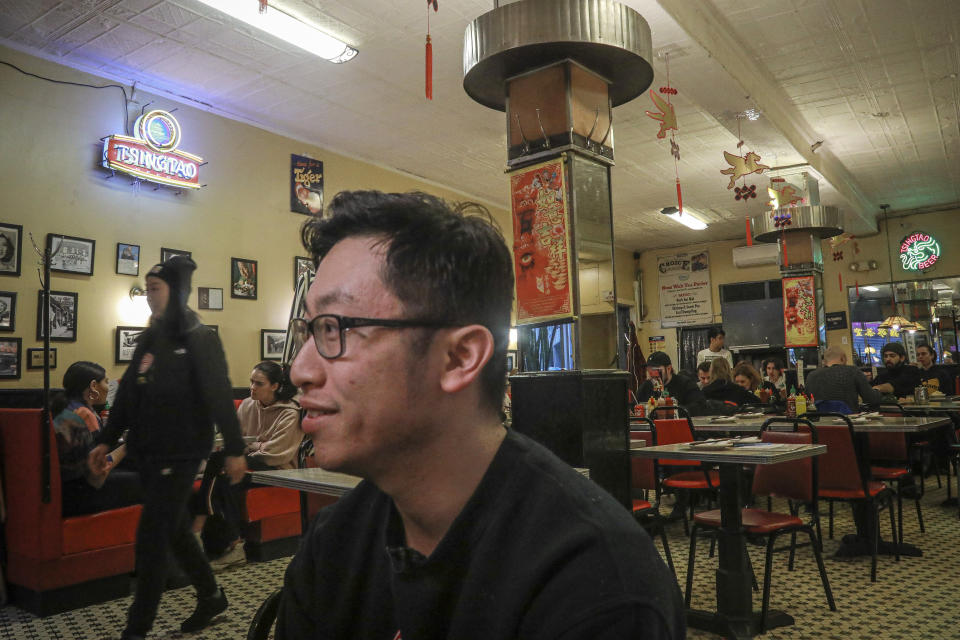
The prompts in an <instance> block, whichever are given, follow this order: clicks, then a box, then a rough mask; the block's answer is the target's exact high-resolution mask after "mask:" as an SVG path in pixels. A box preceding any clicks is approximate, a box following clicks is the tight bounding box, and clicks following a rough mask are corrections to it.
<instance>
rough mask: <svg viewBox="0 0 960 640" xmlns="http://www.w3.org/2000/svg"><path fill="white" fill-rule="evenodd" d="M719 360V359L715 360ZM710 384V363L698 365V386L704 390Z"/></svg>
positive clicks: (705, 361)
mask: <svg viewBox="0 0 960 640" xmlns="http://www.w3.org/2000/svg"><path fill="white" fill-rule="evenodd" d="M714 360H719V358H714ZM708 384H710V361H709V360H704V361H703V362H701V363H700V364H698V365H697V386H698V387H700V388H701V389H703V388H704V387H705V386H707V385H708Z"/></svg>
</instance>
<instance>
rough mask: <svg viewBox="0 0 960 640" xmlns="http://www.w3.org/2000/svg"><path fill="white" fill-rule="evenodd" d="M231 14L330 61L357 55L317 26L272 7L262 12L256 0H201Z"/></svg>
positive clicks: (349, 47)
mask: <svg viewBox="0 0 960 640" xmlns="http://www.w3.org/2000/svg"><path fill="white" fill-rule="evenodd" d="M200 2H202V3H203V4H205V5H207V6H208V7H213V8H214V9H216V10H217V11H221V12H223V13H225V14H227V15H228V16H231V17H234V18H236V19H237V20H240V21H242V22H245V23H247V24H248V25H250V26H251V27H256V28H257V29H260V30H261V31H266V32H267V33H269V34H270V35H272V36H276V37H277V38H280V39H281V40H284V41H286V42H289V43H290V44H292V45H296V46H298V47H300V48H301V49H303V50H304V51H308V52H310V53H312V54H314V55H316V56H319V57H321V58H323V59H324V60H329V61H330V62H334V63H340V62H346V61H347V60H350V59H352V58H353V57H354V56H356V55H357V50H356V49H354V48H353V47H351V46H349V45H348V44H346V43H345V42H343V41H342V40H339V39H337V38H334V37H333V36H331V35H330V34H327V33H324V32H323V31H320V30H319V29H317V28H316V27H313V26H311V25H308V24H307V23H305V22H302V21H300V20H298V19H297V18H294V17H293V16H291V15H289V14H286V13H284V12H283V11H280V10H279V9H277V8H276V7H274V6H269V7H268V8H267V11H266V13H260V9H259V7H258V4H257V3H256V2H253V1H252V0H200Z"/></svg>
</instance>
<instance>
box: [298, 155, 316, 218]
mask: <svg viewBox="0 0 960 640" xmlns="http://www.w3.org/2000/svg"><path fill="white" fill-rule="evenodd" d="M290 211H293V212H294V213H305V214H307V215H315V214H319V213H321V212H322V211H323V162H322V161H321V160H314V159H313V158H306V157H304V156H297V155H292V154H291V155H290Z"/></svg>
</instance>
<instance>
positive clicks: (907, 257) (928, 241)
mask: <svg viewBox="0 0 960 640" xmlns="http://www.w3.org/2000/svg"><path fill="white" fill-rule="evenodd" d="M939 259H940V243H939V242H937V239H936V238H934V237H933V236H931V235H927V234H926V233H921V232H919V231H918V232H917V233H912V234H910V235H909V236H907V237H905V238H904V239H903V240H901V241H900V263H901V264H902V265H903V268H904V269H905V270H906V271H923V270H924V269H929V268H930V267H932V266H933V265H935V264H936V263H937V260H939Z"/></svg>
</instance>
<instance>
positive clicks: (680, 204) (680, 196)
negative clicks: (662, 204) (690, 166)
mask: <svg viewBox="0 0 960 640" xmlns="http://www.w3.org/2000/svg"><path fill="white" fill-rule="evenodd" d="M677 209H679V210H680V213H681V214H683V193H682V192H681V191H680V178H677Z"/></svg>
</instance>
